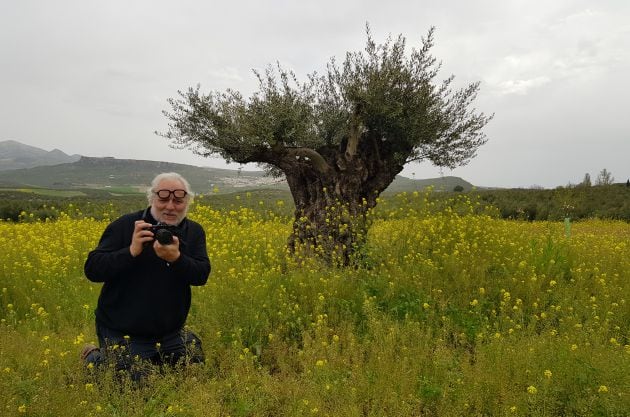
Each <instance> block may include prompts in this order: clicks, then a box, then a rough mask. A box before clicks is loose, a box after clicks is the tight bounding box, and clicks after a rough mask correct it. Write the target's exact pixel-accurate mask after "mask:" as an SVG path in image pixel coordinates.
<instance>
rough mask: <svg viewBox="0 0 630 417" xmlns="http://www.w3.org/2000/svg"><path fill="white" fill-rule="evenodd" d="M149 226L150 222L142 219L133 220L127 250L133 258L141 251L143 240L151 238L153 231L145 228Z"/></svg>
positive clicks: (146, 240)
mask: <svg viewBox="0 0 630 417" xmlns="http://www.w3.org/2000/svg"><path fill="white" fill-rule="evenodd" d="M149 227H151V224H150V223H147V222H145V221H144V220H136V222H135V226H134V228H133V236H132V237H131V245H130V246H129V252H130V253H131V256H133V257H134V258H135V257H136V256H138V255H140V254H141V253H142V250H143V249H144V244H145V242H151V241H152V240H153V232H151V231H150V230H146V229H147V228H149Z"/></svg>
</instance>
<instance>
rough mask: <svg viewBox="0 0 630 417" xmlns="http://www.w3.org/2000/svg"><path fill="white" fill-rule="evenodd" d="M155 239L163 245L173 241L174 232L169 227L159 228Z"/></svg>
mask: <svg viewBox="0 0 630 417" xmlns="http://www.w3.org/2000/svg"><path fill="white" fill-rule="evenodd" d="M155 239H156V240H157V241H158V242H160V244H162V245H170V244H171V243H173V233H172V232H171V231H170V230H168V229H158V230H157V231H156V232H155Z"/></svg>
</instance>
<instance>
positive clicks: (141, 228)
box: [81, 173, 210, 379]
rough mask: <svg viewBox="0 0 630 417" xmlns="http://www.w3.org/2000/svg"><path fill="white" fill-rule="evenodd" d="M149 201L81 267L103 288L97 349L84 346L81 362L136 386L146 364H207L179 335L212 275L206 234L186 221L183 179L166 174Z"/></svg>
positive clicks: (189, 337) (187, 196)
mask: <svg viewBox="0 0 630 417" xmlns="http://www.w3.org/2000/svg"><path fill="white" fill-rule="evenodd" d="M147 196H148V200H149V207H148V208H146V209H145V210H141V211H138V212H135V213H131V214H126V215H124V216H122V217H120V218H119V219H117V220H115V221H114V222H112V223H111V224H110V225H109V226H107V228H106V229H105V232H104V233H103V235H102V236H101V239H100V241H99V244H98V247H97V248H96V249H94V250H93V251H91V252H90V253H89V255H88V257H87V260H86V262H85V267H84V270H85V276H86V277H87V278H88V279H89V280H90V281H92V282H102V283H103V287H102V289H101V293H100V296H99V299H98V305H97V307H96V334H97V336H98V340H99V345H100V348H97V347H96V346H94V345H90V346H86V347H85V348H84V350H83V352H82V355H81V356H82V358H83V359H84V360H85V361H86V363H87V364H88V366H89V364H93V365H99V364H101V363H102V362H113V363H114V364H115V366H116V369H118V370H127V371H131V376H132V378H133V379H140V378H141V377H142V376H143V373H144V371H143V370H142V369H143V368H144V367H145V365H146V364H148V363H153V364H158V365H161V364H165V363H168V364H177V363H188V362H203V360H204V355H203V350H202V349H201V341H200V340H199V338H198V337H197V336H196V335H195V334H193V333H192V332H190V331H188V330H186V329H184V323H185V321H186V317H187V316H188V311H189V309H190V300H191V289H190V286H191V285H204V284H205V283H206V281H207V280H208V275H209V274H210V260H209V259H208V254H207V251H206V236H205V232H204V230H203V228H202V227H201V225H199V224H198V223H196V222H194V221H192V220H189V219H187V218H186V214H187V211H188V206H189V204H190V202H191V199H192V198H193V193H192V192H191V191H190V186H189V184H188V182H187V181H186V179H184V178H183V177H182V176H181V175H179V174H177V173H163V174H160V175H158V176H156V177H155V179H154V180H153V182H152V183H151V188H150V189H149V190H148V192H147ZM156 226H157V227H156ZM159 229H166V231H165V230H161V231H160V230H159ZM160 233H163V234H166V238H161V237H160V236H159V234H160ZM156 235H158V238H157V239H156ZM171 236H172V237H171ZM158 239H159V240H158ZM160 242H162V243H160Z"/></svg>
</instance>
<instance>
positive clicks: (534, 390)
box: [527, 385, 538, 395]
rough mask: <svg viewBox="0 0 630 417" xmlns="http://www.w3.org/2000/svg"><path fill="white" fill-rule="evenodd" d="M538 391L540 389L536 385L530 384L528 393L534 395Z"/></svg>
mask: <svg viewBox="0 0 630 417" xmlns="http://www.w3.org/2000/svg"><path fill="white" fill-rule="evenodd" d="M537 392H538V389H537V388H536V387H535V386H533V385H530V386H529V387H527V393H528V394H531V395H534V394H536V393H537Z"/></svg>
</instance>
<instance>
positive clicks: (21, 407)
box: [18, 404, 26, 413]
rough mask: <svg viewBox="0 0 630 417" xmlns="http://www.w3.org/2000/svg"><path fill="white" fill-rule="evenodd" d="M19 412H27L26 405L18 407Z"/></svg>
mask: <svg viewBox="0 0 630 417" xmlns="http://www.w3.org/2000/svg"><path fill="white" fill-rule="evenodd" d="M18 412H19V413H26V406H25V405H24V404H22V405H21V406H19V407H18Z"/></svg>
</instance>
